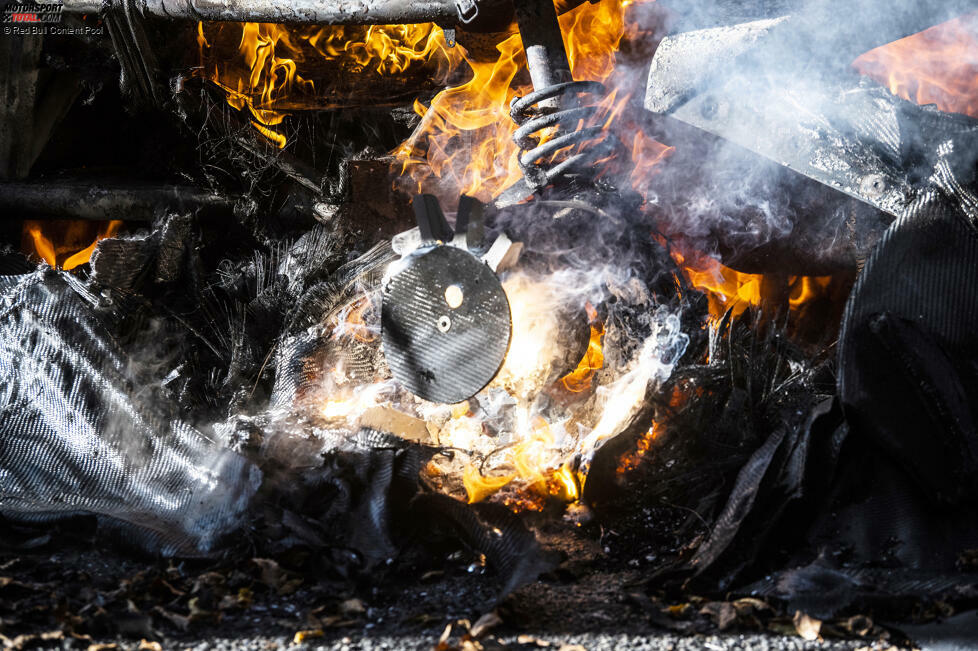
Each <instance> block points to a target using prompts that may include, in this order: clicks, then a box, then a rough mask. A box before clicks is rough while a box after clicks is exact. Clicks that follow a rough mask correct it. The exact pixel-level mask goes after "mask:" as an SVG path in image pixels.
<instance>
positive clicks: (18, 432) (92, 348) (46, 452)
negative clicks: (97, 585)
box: [0, 269, 261, 556]
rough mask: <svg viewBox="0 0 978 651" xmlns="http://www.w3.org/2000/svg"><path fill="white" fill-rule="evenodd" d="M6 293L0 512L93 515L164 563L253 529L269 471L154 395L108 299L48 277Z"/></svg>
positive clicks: (1, 290)
mask: <svg viewBox="0 0 978 651" xmlns="http://www.w3.org/2000/svg"><path fill="white" fill-rule="evenodd" d="M0 297H2V301H0V516H2V517H4V518H7V519H9V520H21V521H45V520H53V519H58V518H61V517H65V516H70V515H77V514H93V515H95V516H96V517H97V518H98V521H99V525H100V527H101V528H106V529H109V530H113V529H115V530H117V531H119V532H120V533H124V540H125V542H127V543H129V544H133V545H135V546H137V547H139V548H141V549H143V550H145V551H148V552H151V553H154V554H160V555H163V556H206V555H208V554H210V553H212V552H213V551H214V550H215V549H216V548H217V546H218V544H219V542H220V541H221V540H222V539H224V538H225V537H226V536H227V535H228V534H230V533H232V532H233V531H235V530H237V529H239V528H240V527H241V526H242V525H243V524H244V522H245V521H246V514H247V510H248V508H249V505H250V503H251V500H252V497H253V496H254V494H255V493H256V491H257V489H258V486H259V484H260V483H261V471H260V470H259V469H258V468H257V467H255V466H254V465H253V464H251V463H250V462H248V461H247V460H245V459H244V458H243V457H241V456H240V455H238V454H236V453H234V452H232V451H231V450H228V449H226V448H225V447H223V446H222V445H220V444H219V443H218V442H215V441H212V440H209V439H208V438H207V437H206V436H204V435H203V434H202V433H201V432H200V431H198V430H197V429H195V428H194V427H192V426H190V425H189V424H187V423H186V422H184V421H182V420H181V419H180V418H179V414H177V413H175V409H174V408H173V407H172V405H167V403H166V402H165V401H160V400H154V399H152V398H151V397H149V396H150V395H151V394H152V391H151V390H150V389H151V387H150V386H148V385H150V384H152V382H153V380H151V379H147V378H146V377H142V376H143V375H145V373H140V372H139V371H138V370H136V369H134V368H133V363H132V361H131V357H130V356H128V355H126V354H124V353H123V351H122V348H121V347H120V345H119V343H118V342H117V341H116V340H115V339H114V338H113V336H112V335H111V329H110V328H109V327H108V324H110V323H111V321H110V319H112V318H113V308H112V307H111V305H108V306H107V305H106V304H107V303H110V302H109V301H106V300H104V299H103V298H101V297H98V296H95V295H93V294H91V293H90V292H89V291H88V289H87V288H86V287H85V286H84V285H83V284H82V283H81V282H80V281H79V280H77V279H76V278H74V277H72V276H71V275H69V274H63V273H60V272H56V271H53V270H50V269H46V270H40V271H37V272H34V273H30V274H23V275H14V276H2V277H0Z"/></svg>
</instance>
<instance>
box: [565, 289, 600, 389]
mask: <svg viewBox="0 0 978 651" xmlns="http://www.w3.org/2000/svg"><path fill="white" fill-rule="evenodd" d="M585 307H586V309H587V314H588V319H589V320H590V322H591V338H590V339H589V340H588V344H587V351H586V352H585V353H584V357H583V358H581V361H580V363H579V364H578V365H577V368H575V369H574V370H573V371H571V372H570V373H568V374H567V375H565V376H564V377H562V378H561V379H560V382H561V384H563V385H564V388H565V389H567V390H568V391H570V392H571V393H582V392H584V391H587V390H588V389H590V388H591V378H593V377H594V373H595V372H596V371H598V370H599V369H601V367H603V366H604V351H603V350H602V348H601V338H602V337H604V324H603V323H601V322H600V321H598V313H597V311H595V309H594V306H593V305H591V304H590V303H588V304H587V305H586V306H585Z"/></svg>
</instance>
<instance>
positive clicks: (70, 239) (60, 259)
mask: <svg viewBox="0 0 978 651" xmlns="http://www.w3.org/2000/svg"><path fill="white" fill-rule="evenodd" d="M121 227H122V222H121V221H118V220H113V221H109V222H90V221H58V220H54V221H25V222H24V225H23V234H24V237H23V241H24V244H23V246H22V249H23V251H24V252H25V253H26V254H27V255H29V256H31V257H35V258H38V259H40V260H43V261H44V262H46V263H47V264H48V265H50V266H52V267H56V268H58V269H64V270H65V271H69V270H71V269H74V268H76V267H79V266H81V265H83V264H86V263H87V262H88V261H89V259H91V257H92V253H94V252H95V247H96V245H97V244H98V243H99V241H100V240H102V239H105V238H106V237H112V236H113V235H115V234H116V233H117V232H118V230H119V228H121Z"/></svg>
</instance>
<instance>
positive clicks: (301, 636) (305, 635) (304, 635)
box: [292, 628, 323, 644]
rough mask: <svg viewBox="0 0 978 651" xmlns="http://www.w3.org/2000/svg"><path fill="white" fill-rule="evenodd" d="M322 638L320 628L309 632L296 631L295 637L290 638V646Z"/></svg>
mask: <svg viewBox="0 0 978 651" xmlns="http://www.w3.org/2000/svg"><path fill="white" fill-rule="evenodd" d="M322 636H323V629H321V628H317V629H315V630H311V631H296V633H295V635H293V636H292V644H303V643H304V642H305V641H306V640H309V639H312V638H316V637H322Z"/></svg>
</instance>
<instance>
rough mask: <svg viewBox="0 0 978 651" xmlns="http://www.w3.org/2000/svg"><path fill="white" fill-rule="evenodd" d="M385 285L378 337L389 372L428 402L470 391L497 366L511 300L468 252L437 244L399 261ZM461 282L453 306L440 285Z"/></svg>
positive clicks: (483, 383)
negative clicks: (400, 264) (458, 297)
mask: <svg viewBox="0 0 978 651" xmlns="http://www.w3.org/2000/svg"><path fill="white" fill-rule="evenodd" d="M403 264H404V267H403V268H402V269H401V270H400V271H399V272H398V273H396V274H394V276H392V277H391V279H390V280H389V281H388V283H387V285H386V286H385V287H384V301H383V309H382V338H383V344H384V356H385V357H386V358H387V364H388V366H390V369H391V372H392V373H393V374H394V378H395V379H396V380H397V381H398V382H399V383H400V384H401V385H403V386H404V387H405V388H407V389H408V390H409V391H411V392H412V393H414V394H415V395H417V396H420V397H421V398H424V399H425V400H431V401H432V402H443V403H456V402H461V401H462V400H465V399H467V398H470V397H472V396H473V395H475V394H476V393H478V392H479V391H480V390H481V389H482V388H483V387H485V386H486V385H487V384H489V382H490V381H491V380H492V378H493V377H495V376H496V373H498V372H499V368H500V367H501V366H502V364H503V359H504V358H505V357H506V351H507V350H508V349H509V341H510V335H511V329H512V326H511V323H510V315H509V301H508V300H507V298H506V293H505V292H504V291H503V288H502V285H501V284H500V282H499V279H498V278H496V275H495V274H494V273H493V272H492V270H490V269H489V267H488V266H486V265H485V264H484V263H483V262H482V261H480V260H479V259H478V258H476V257H475V256H473V255H472V254H470V253H468V252H466V251H462V250H461V249H457V248H455V247H451V246H436V247H434V248H431V249H428V250H427V251H423V252H419V253H416V254H414V255H412V256H409V257H408V258H407V259H405V260H404V261H403ZM451 285H456V286H457V287H459V288H460V289H461V293H462V296H463V297H464V298H463V300H462V302H461V304H460V305H458V307H456V308H454V309H453V308H452V307H451V306H450V305H449V304H448V302H447V300H446V295H445V292H446V290H447V289H448V288H449V286H451Z"/></svg>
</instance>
